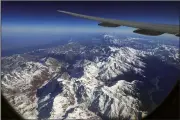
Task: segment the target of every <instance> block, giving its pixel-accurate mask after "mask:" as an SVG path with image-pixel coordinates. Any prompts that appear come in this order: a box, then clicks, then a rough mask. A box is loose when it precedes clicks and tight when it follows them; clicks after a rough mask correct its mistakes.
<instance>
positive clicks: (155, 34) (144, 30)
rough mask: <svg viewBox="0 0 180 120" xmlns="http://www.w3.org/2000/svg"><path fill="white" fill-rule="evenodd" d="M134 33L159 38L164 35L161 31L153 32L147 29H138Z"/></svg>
mask: <svg viewBox="0 0 180 120" xmlns="http://www.w3.org/2000/svg"><path fill="white" fill-rule="evenodd" d="M133 32H134V33H138V34H142V35H151V36H158V35H162V34H164V33H163V32H159V31H152V30H147V29H137V30H134V31H133Z"/></svg>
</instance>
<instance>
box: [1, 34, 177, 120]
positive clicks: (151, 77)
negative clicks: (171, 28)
mask: <svg viewBox="0 0 180 120" xmlns="http://www.w3.org/2000/svg"><path fill="white" fill-rule="evenodd" d="M163 43H164V44H159V43H158V41H157V40H156V39H155V40H152V39H148V38H137V37H127V38H126V37H119V36H118V35H117V36H115V35H109V34H104V35H102V34H100V35H97V34H95V35H92V36H89V37H86V39H85V40H82V39H78V37H77V38H76V40H71V41H69V42H67V43H64V44H61V45H55V46H46V47H44V48H43V49H34V50H33V51H28V52H25V53H24V54H18V55H16V54H15V55H12V56H8V57H3V58H2V73H1V78H2V83H1V84H2V92H3V94H4V95H5V96H6V98H7V99H8V100H9V102H10V103H11V104H12V105H13V106H14V108H15V109H16V110H17V111H18V112H19V113H20V114H22V115H23V116H24V117H25V118H29V119H38V118H39V119H94V118H97V119H114V118H120V119H141V118H142V117H143V116H146V115H147V114H148V113H149V112H151V111H153V110H154V109H155V108H156V106H157V105H159V104H160V103H161V102H162V101H163V100H164V98H165V97H166V96H167V95H168V93H169V92H170V91H171V89H172V87H173V86H174V84H175V82H176V80H177V78H178V77H179V74H178V73H179V72H180V64H179V61H178V56H179V52H178V51H179V50H178V48H177V46H176V45H175V44H174V41H173V43H170V42H169V40H168V41H166V40H164V41H163ZM22 52H23V51H22Z"/></svg>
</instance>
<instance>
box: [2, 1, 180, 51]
mask: <svg viewBox="0 0 180 120" xmlns="http://www.w3.org/2000/svg"><path fill="white" fill-rule="evenodd" d="M1 3H2V16H1V17H2V45H3V44H4V47H3V46H2V48H6V46H9V45H10V44H11V45H12V43H14V44H21V43H22V44H23V43H24V44H25V43H26V44H27V45H28V44H32V43H34V44H35V43H36V42H37V41H39V42H42V41H52V40H58V39H59V36H60V35H63V34H65V33H68V34H69V33H77V34H80V33H83V32H101V31H102V32H104V31H111V32H112V31H114V32H120V33H132V31H133V30H134V29H133V28H129V27H118V28H104V27H100V26H98V25H97V24H98V23H97V22H96V21H91V20H85V19H81V18H77V17H73V16H69V15H66V14H62V13H58V12H57V10H64V11H70V12H76V13H80V14H86V15H91V16H98V17H104V18H112V19H121V20H130V21H139V22H150V23H161V24H176V25H178V24H179V15H180V14H179V7H180V3H179V2H155V1H151V2H140V1H138V2H137V1H136V2H130V1H111V2H110V1H107V2H102V1H101V2H96V1H90V2H87V1H86V2H85V1H84V2H83V1H79V2H77V1H73V2H72V1H66V2H63V1H56V2H55V1H53V2H51V1H29V2H26V1H14V2H13V1H11V2H10V1H2V2H1ZM9 47H11V46H9ZM9 47H8V48H9Z"/></svg>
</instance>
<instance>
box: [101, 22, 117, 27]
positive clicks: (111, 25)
mask: <svg viewBox="0 0 180 120" xmlns="http://www.w3.org/2000/svg"><path fill="white" fill-rule="evenodd" d="M98 25H99V26H103V27H119V26H120V25H117V24H112V23H108V22H102V23H99V24H98Z"/></svg>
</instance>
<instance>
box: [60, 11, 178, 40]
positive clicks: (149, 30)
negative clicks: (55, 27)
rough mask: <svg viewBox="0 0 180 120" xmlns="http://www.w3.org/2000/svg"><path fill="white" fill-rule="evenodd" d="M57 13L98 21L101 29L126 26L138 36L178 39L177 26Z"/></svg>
mask: <svg viewBox="0 0 180 120" xmlns="http://www.w3.org/2000/svg"><path fill="white" fill-rule="evenodd" d="M57 11H58V12H61V13H65V14H68V15H72V16H75V17H81V18H84V19H89V20H95V21H98V22H99V24H98V25H99V26H103V27H119V26H127V27H133V28H137V29H136V30H134V31H133V32H134V33H138V34H143V35H151V36H157V35H162V34H164V33H169V34H173V35H176V36H178V37H180V29H179V28H180V26H179V25H167V24H152V23H143V22H133V21H125V20H115V19H106V18H100V17H94V16H88V15H82V14H77V13H73V12H67V11H62V10H57Z"/></svg>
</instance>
